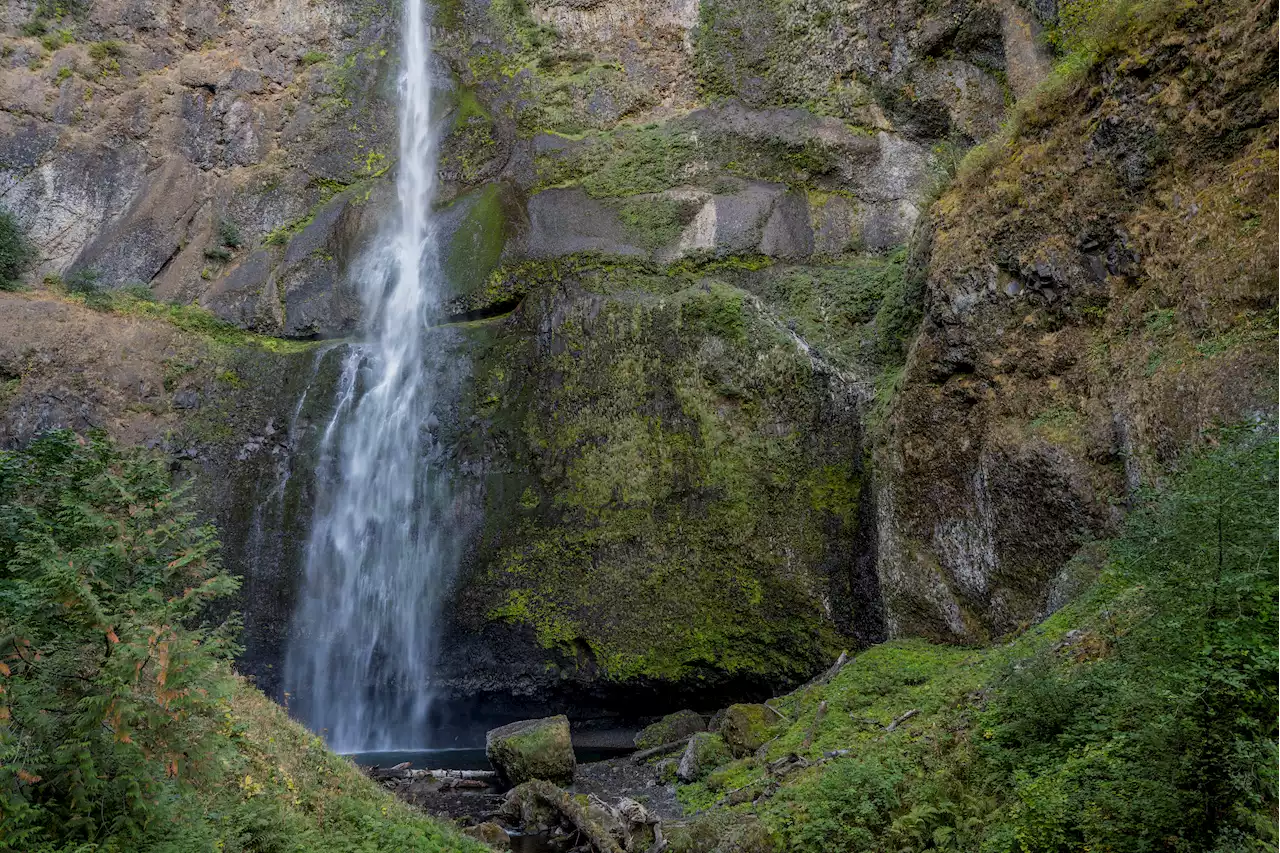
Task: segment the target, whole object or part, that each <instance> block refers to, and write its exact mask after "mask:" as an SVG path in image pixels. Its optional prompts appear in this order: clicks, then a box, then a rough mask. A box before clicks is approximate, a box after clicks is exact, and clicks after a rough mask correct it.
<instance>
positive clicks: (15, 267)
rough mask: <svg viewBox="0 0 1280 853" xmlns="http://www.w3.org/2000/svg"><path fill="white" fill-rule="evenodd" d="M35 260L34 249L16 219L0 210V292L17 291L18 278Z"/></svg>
mask: <svg viewBox="0 0 1280 853" xmlns="http://www.w3.org/2000/svg"><path fill="white" fill-rule="evenodd" d="M33 260H35V249H34V247H33V246H32V245H31V241H30V240H28V239H27V235H26V234H24V233H23V231H22V227H21V226H20V225H19V224H18V218H17V217H16V216H14V215H13V214H12V213H10V212H9V211H7V210H4V209H3V208H0V290H17V289H18V287H19V286H20V284H19V278H20V277H21V276H22V273H23V272H25V271H26V269H27V267H28V266H29V265H30V263H31V262H32V261H33Z"/></svg>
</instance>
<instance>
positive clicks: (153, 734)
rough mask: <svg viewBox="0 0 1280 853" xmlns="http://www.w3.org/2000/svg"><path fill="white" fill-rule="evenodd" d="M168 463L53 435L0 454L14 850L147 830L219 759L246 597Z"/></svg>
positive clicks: (5, 744)
mask: <svg viewBox="0 0 1280 853" xmlns="http://www.w3.org/2000/svg"><path fill="white" fill-rule="evenodd" d="M183 505H184V500H183V497H182V495H181V493H180V492H179V493H173V492H171V491H170V489H169V484H168V472H167V471H166V470H165V468H164V466H163V465H162V464H161V463H160V462H159V461H158V460H156V459H154V458H148V457H145V456H139V455H125V454H121V453H119V452H118V451H116V450H115V449H113V448H112V447H111V445H110V444H109V443H108V442H107V441H106V440H105V439H104V438H103V437H102V436H94V437H91V438H89V439H87V440H86V439H80V438H77V437H75V436H73V435H72V434H71V433H68V432H55V433H50V434H48V435H46V436H44V437H42V438H39V439H37V440H36V441H34V442H33V443H32V444H31V445H30V447H28V448H27V449H26V450H25V451H24V452H22V453H5V454H3V455H0V566H2V567H3V568H0V676H3V677H4V681H3V690H4V694H3V699H4V706H3V708H2V709H0V719H3V727H2V728H0V758H2V762H0V796H3V798H4V799H3V800H0V809H2V810H3V811H2V812H0V816H2V817H3V822H4V824H5V827H6V829H5V833H6V835H8V836H9V840H8V843H9V845H10V846H16V845H17V843H18V842H21V841H26V840H31V839H34V838H38V837H52V838H56V839H59V840H68V841H69V840H72V839H82V840H85V841H91V840H94V839H96V838H99V837H101V836H103V835H108V834H123V835H125V836H133V835H136V834H138V833H140V832H141V831H142V830H143V829H144V828H145V826H146V824H147V822H148V819H149V817H150V816H151V814H152V813H153V812H154V811H155V807H156V804H157V800H158V798H159V797H160V796H161V793H162V792H163V790H164V788H165V787H166V785H167V782H168V780H170V779H178V780H187V779H190V778H193V777H194V776H198V775H199V774H201V773H203V772H205V771H206V769H207V768H208V767H209V766H210V765H211V764H213V763H216V762H217V761H218V760H219V758H220V757H221V756H220V754H219V753H220V750H221V748H222V747H221V745H222V744H225V743H227V742H226V741H225V739H220V738H219V737H218V731H217V722H216V721H217V719H218V717H219V716H220V712H221V710H222V709H224V708H225V706H226V703H227V698H228V692H229V689H230V685H229V682H228V681H227V680H226V679H225V678H220V677H219V675H220V671H224V670H225V665H226V662H227V661H228V660H229V658H230V655H231V653H232V652H233V650H234V646H233V644H232V639H231V638H232V635H233V630H232V629H233V628H234V624H233V623H231V622H225V623H222V624H204V623H203V622H202V615H203V613H204V610H205V608H206V606H207V605H208V604H209V603H210V602H212V601H214V600H216V599H218V598H221V597H224V596H226V595H228V594H230V593H232V592H234V591H235V589H236V587H237V586H238V582H237V581H236V580H234V579H233V578H231V577H230V576H228V575H226V574H225V573H223V572H221V571H220V570H219V567H218V562H217V558H216V548H217V540H216V539H215V538H214V533H213V530H212V528H210V527H207V526H202V525H198V524H196V523H195V521H194V518H193V516H192V515H191V514H190V513H189V512H186V511H185V510H184V509H183Z"/></svg>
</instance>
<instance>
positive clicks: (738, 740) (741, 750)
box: [720, 705, 776, 758]
mask: <svg viewBox="0 0 1280 853" xmlns="http://www.w3.org/2000/svg"><path fill="white" fill-rule="evenodd" d="M775 720H776V717H775V716H774V714H773V712H772V711H770V710H769V709H768V708H766V707H765V706H764V705H730V706H729V707H728V708H726V709H725V712H724V719H723V720H721V721H720V736H721V737H723V738H724V742H725V744H726V745H728V747H729V751H730V752H732V753H733V757H734V758H744V757H746V756H748V755H752V754H754V753H755V751H756V750H757V749H759V748H760V747H761V746H763V745H764V744H765V743H766V742H767V741H768V740H769V738H771V737H772V736H773V735H772V727H773V723H774V722H775Z"/></svg>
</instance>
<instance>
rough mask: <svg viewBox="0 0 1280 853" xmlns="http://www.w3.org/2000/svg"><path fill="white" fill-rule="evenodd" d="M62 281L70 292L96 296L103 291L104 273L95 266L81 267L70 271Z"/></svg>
mask: <svg viewBox="0 0 1280 853" xmlns="http://www.w3.org/2000/svg"><path fill="white" fill-rule="evenodd" d="M62 283H63V286H64V287H66V288H67V292H68V293H75V294H79V295H81V296H94V295H97V294H98V293H101V292H102V273H101V272H99V271H98V270H97V269H95V268H94V267H81V268H79V269H77V270H72V271H71V272H70V273H68V274H67V277H66V278H65V279H63V281H62Z"/></svg>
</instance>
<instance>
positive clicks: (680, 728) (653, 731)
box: [635, 710, 707, 749]
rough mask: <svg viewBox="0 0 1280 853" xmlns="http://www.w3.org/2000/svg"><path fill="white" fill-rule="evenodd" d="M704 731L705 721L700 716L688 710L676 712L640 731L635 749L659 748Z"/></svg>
mask: <svg viewBox="0 0 1280 853" xmlns="http://www.w3.org/2000/svg"><path fill="white" fill-rule="evenodd" d="M706 730H707V721H706V720H705V719H703V717H702V715H701V714H699V713H697V712H696V711H689V710H684V711H676V712H675V713H674V714H667V715H666V716H665V717H663V718H662V719H661V720H658V722H656V723H654V724H652V725H649V726H645V728H643V729H641V731H640V733H639V734H637V735H636V738H635V744H636V749H649V748H650V747H654V746H661V745H662V744H664V743H671V742H672V741H677V740H681V739H683V738H687V737H689V735H693V734H697V733H698V732H703V731H706Z"/></svg>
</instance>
